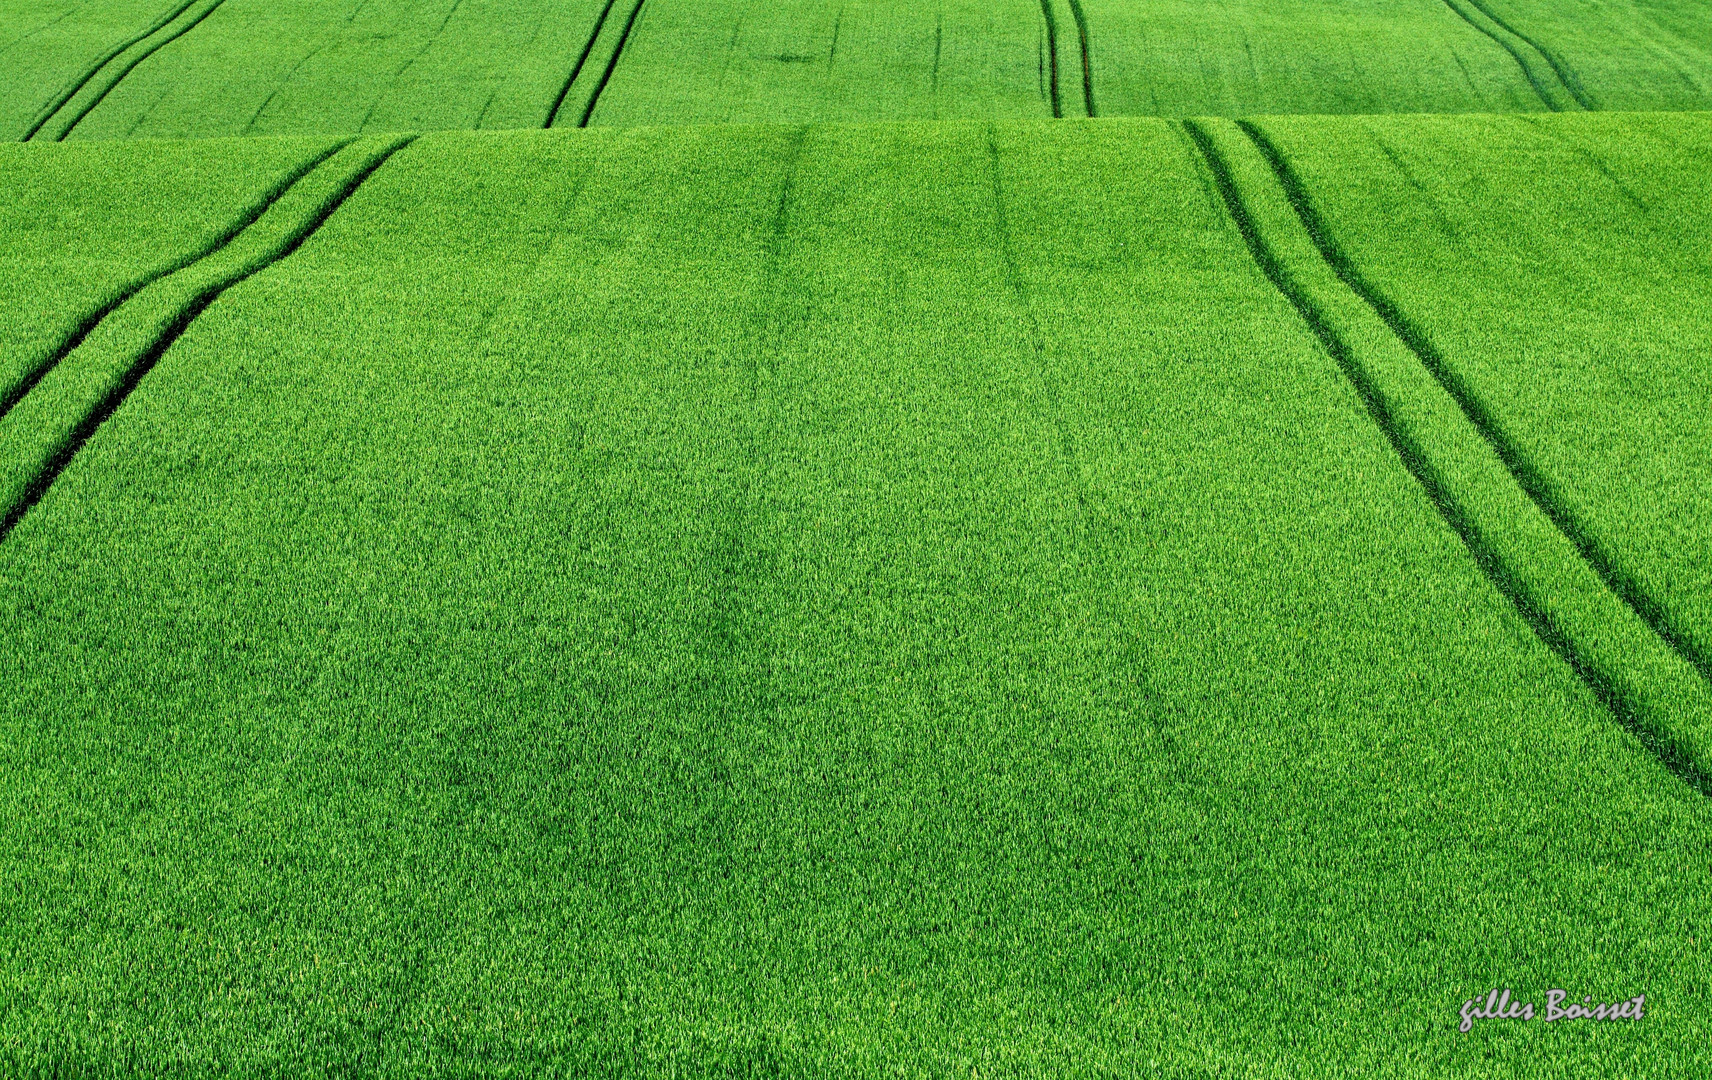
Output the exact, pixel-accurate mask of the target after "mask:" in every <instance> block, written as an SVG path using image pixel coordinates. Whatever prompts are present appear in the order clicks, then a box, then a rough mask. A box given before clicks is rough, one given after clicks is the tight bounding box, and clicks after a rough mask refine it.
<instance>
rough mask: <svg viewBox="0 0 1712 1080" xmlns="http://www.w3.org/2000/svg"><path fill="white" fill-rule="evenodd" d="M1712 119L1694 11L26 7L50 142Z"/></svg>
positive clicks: (830, 2)
mask: <svg viewBox="0 0 1712 1080" xmlns="http://www.w3.org/2000/svg"><path fill="white" fill-rule="evenodd" d="M1599 108H1608V109H1636V110H1665V109H1706V108H1712V13H1709V12H1708V11H1707V9H1706V8H1705V6H1704V5H1699V4H1695V3H1691V2H1687V0H1645V2H1635V3H1623V4H1612V5H1590V4H1586V3H1581V2H1575V0H1376V2H1373V3H1362V4H1351V3H1346V2H1339V0H1229V2H1225V3H1217V4H1205V3H1186V2H1181V0H998V2H976V0H940V2H938V3H936V4H932V5H926V4H905V3H901V2H899V0H785V2H777V3H763V2H760V0H86V2H82V3H76V2H64V0H61V2H55V3H47V4H43V3H37V2H33V0H0V132H4V133H5V134H6V135H8V136H9V137H12V138H18V139H34V140H64V139H86V138H87V139H113V138H132V137H182V136H219V135H243V134H315V135H354V134H357V133H360V132H383V131H399V130H427V129H451V128H528V127H547V126H556V127H562V126H578V125H585V126H586V125H590V124H595V125H601V124H605V125H641V124H657V123H708V122H713V123H718V122H729V121H737V122H745V121H783V122H800V121H821V120H831V121H859V120H906V119H950V118H966V119H987V118H1004V117H1028V116H1050V115H1059V116H1083V115H1090V114H1092V115H1153V116H1205V115H1230V116H1240V115H1251V114H1262V113H1274V114H1277V113H1380V112H1512V111H1547V110H1550V111H1574V110H1581V109H1599Z"/></svg>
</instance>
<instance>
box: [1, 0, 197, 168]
mask: <svg viewBox="0 0 1712 1080" xmlns="http://www.w3.org/2000/svg"><path fill="white" fill-rule="evenodd" d="M195 4H196V0H184V3H182V4H180V5H179V6H178V7H176V8H173V9H172V10H170V11H168V12H167V13H166V14H165V15H162V16H161V17H160V18H159V19H156V20H155V22H154V25H152V26H150V27H149V28H148V29H147V30H144V31H143V32H142V33H140V34H138V35H136V36H135V37H132V38H128V39H126V40H125V41H122V42H120V43H119V44H117V45H115V46H113V47H112V48H111V49H108V50H107V51H106V52H104V53H102V54H101V58H100V59H99V60H97V61H95V63H93V64H91V65H89V66H88V67H87V68H84V69H83V72H82V73H81V74H80V75H78V76H77V77H76V78H75V79H73V80H72V81H71V82H69V83H67V84H66V86H65V88H64V89H63V90H61V91H60V92H59V93H58V94H56V95H55V96H54V99H53V100H52V101H50V102H49V103H48V104H47V106H46V107H45V108H43V109H42V111H41V112H40V113H38V114H37V115H36V120H35V122H34V123H32V124H31V125H30V129H29V130H28V131H26V132H25V133H24V135H23V137H22V138H20V139H19V140H18V141H19V142H29V141H30V140H31V139H33V138H35V137H36V133H37V132H39V131H41V130H42V127H43V126H44V125H46V124H47V122H48V121H49V120H52V119H53V117H54V114H55V113H57V112H59V111H60V110H61V109H63V108H65V103H66V102H68V101H70V100H71V99H72V98H74V97H76V96H77V92H78V91H79V90H82V89H83V88H84V87H85V86H87V85H89V80H91V79H93V78H95V76H96V75H98V74H100V72H101V69H102V68H104V67H106V66H107V65H108V64H110V63H112V62H113V59H114V57H116V56H118V55H119V54H120V53H122V52H124V51H125V50H126V49H129V48H130V47H131V46H133V45H135V44H136V43H137V42H139V41H142V40H143V39H144V38H146V37H149V36H150V35H153V34H156V33H159V32H160V30H161V28H162V27H164V26H166V25H167V24H168V23H170V22H172V21H173V20H174V19H176V18H178V17H179V16H180V15H183V14H184V13H185V12H186V11H189V10H190V9H191V8H192V7H193V6H194V5H195Z"/></svg>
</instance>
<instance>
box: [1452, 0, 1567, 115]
mask: <svg viewBox="0 0 1712 1080" xmlns="http://www.w3.org/2000/svg"><path fill="white" fill-rule="evenodd" d="M1444 2H1445V7H1448V8H1450V9H1451V10H1452V11H1454V12H1456V14H1457V17H1458V18H1460V19H1461V20H1462V21H1463V22H1465V23H1467V24H1468V25H1470V26H1472V27H1474V28H1475V29H1476V30H1478V31H1480V32H1481V33H1482V34H1485V35H1486V36H1487V37H1489V38H1491V39H1492V40H1493V41H1495V42H1497V43H1498V47H1499V48H1501V49H1503V50H1504V51H1505V52H1507V53H1509V54H1510V59H1512V60H1514V61H1516V66H1517V67H1519V68H1521V69H1522V77H1523V78H1525V79H1527V80H1528V85H1529V86H1531V87H1533V88H1534V96H1535V97H1537V98H1539V99H1540V100H1541V101H1542V102H1544V103H1545V106H1546V108H1548V109H1550V110H1551V111H1552V112H1562V111H1563V106H1561V105H1559V104H1558V103H1557V102H1556V101H1554V100H1552V96H1551V95H1550V94H1548V93H1546V88H1545V86H1544V85H1543V84H1542V83H1541V82H1540V79H1539V76H1538V75H1535V74H1534V69H1533V68H1531V67H1529V66H1528V61H1527V59H1526V58H1525V57H1523V56H1522V54H1521V52H1520V51H1519V50H1518V49H1517V48H1516V46H1514V45H1512V44H1511V43H1510V42H1509V41H1508V40H1506V39H1505V38H1503V37H1501V36H1499V35H1498V34H1495V33H1493V32H1492V28H1491V27H1489V26H1486V25H1485V24H1483V23H1481V22H1480V21H1479V20H1478V19H1476V18H1475V17H1474V16H1472V15H1470V14H1469V13H1468V12H1467V11H1466V10H1464V9H1463V7H1462V5H1461V4H1459V3H1457V0H1444Z"/></svg>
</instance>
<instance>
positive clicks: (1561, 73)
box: [1468, 0, 1599, 112]
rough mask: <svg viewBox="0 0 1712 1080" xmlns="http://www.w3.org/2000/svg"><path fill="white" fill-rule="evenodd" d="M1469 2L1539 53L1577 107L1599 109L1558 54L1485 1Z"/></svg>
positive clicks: (1590, 109)
mask: <svg viewBox="0 0 1712 1080" xmlns="http://www.w3.org/2000/svg"><path fill="white" fill-rule="evenodd" d="M1468 2H1469V3H1470V4H1473V5H1474V7H1475V10H1477V11H1479V12H1480V13H1481V14H1482V15H1484V16H1486V17H1487V18H1488V19H1491V20H1492V21H1493V22H1494V23H1496V24H1497V25H1498V28H1499V29H1501V30H1503V31H1504V32H1505V33H1506V34H1510V35H1512V36H1514V37H1515V38H1516V40H1518V41H1520V42H1522V43H1523V44H1525V45H1526V46H1527V47H1528V48H1530V49H1532V50H1534V51H1535V52H1536V53H1539V54H1540V59H1542V60H1544V61H1545V62H1546V65H1547V66H1548V67H1550V68H1551V69H1552V74H1553V75H1556V76H1557V81H1558V82H1560V83H1562V84H1563V88H1564V89H1565V90H1567V91H1569V96H1570V97H1572V98H1574V99H1575V103H1576V104H1577V105H1580V106H1581V107H1582V108H1583V109H1586V110H1587V111H1588V112H1592V111H1593V110H1594V109H1597V108H1598V107H1599V105H1598V103H1597V102H1595V101H1594V100H1593V97H1592V95H1590V94H1588V92H1587V91H1586V90H1585V89H1584V88H1583V87H1582V85H1581V79H1580V78H1579V77H1577V75H1576V74H1575V72H1574V71H1572V70H1571V69H1570V67H1569V65H1568V64H1565V63H1564V62H1563V61H1562V60H1560V59H1558V56H1557V54H1556V53H1554V52H1552V51H1551V50H1550V49H1548V48H1546V47H1545V46H1544V45H1542V44H1540V43H1539V42H1538V41H1535V40H1534V39H1533V38H1531V37H1529V36H1528V35H1527V34H1524V33H1522V32H1521V31H1520V30H1518V29H1516V28H1515V27H1514V26H1511V25H1510V24H1509V23H1507V22H1505V21H1504V20H1503V19H1501V18H1499V16H1498V13H1497V12H1495V11H1493V10H1492V9H1491V8H1490V7H1489V6H1487V4H1486V2H1485V0H1468Z"/></svg>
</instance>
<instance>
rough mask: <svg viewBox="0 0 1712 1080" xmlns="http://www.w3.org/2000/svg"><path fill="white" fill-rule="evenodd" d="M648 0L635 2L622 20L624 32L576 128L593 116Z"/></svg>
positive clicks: (582, 125)
mask: <svg viewBox="0 0 1712 1080" xmlns="http://www.w3.org/2000/svg"><path fill="white" fill-rule="evenodd" d="M647 2H648V0H636V5H635V6H634V7H632V8H631V9H630V18H628V19H625V20H624V32H623V33H621V34H619V35H618V45H617V47H615V48H614V49H613V50H612V58H611V59H609V60H608V61H607V62H606V70H605V71H603V72H601V73H600V82H598V83H596V84H595V87H594V93H592V94H590V95H589V100H588V105H587V107H585V108H584V109H583V116H582V119H581V120H578V121H577V126H578V127H585V128H586V127H588V126H589V118H590V117H592V116H593V115H594V109H595V106H596V105H599V104H600V95H601V94H604V93H605V92H606V84H607V83H608V82H610V81H612V73H613V72H614V71H617V70H618V60H619V58H620V57H622V56H623V55H624V46H626V45H628V44H629V43H630V31H632V30H634V29H636V20H637V19H638V18H640V17H641V15H642V5H643V4H646V3H647Z"/></svg>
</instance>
